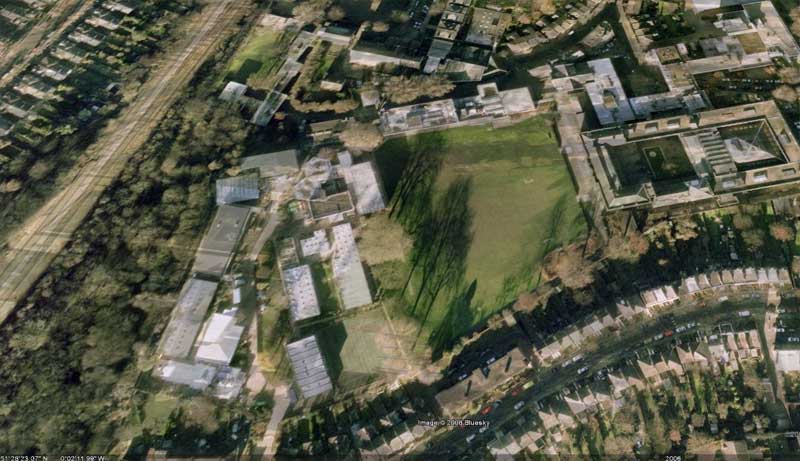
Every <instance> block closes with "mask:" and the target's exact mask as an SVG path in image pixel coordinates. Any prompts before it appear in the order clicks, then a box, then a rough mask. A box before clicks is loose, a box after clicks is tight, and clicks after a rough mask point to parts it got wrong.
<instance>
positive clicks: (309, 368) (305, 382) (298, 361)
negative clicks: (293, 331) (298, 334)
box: [286, 336, 333, 399]
mask: <svg viewBox="0 0 800 461" xmlns="http://www.w3.org/2000/svg"><path fill="white" fill-rule="evenodd" d="M286 352H287V354H288V355H289V361H290V362H291V363H292V369H293V370H294V381H295V383H297V387H298V388H299V389H300V393H301V394H302V395H303V398H306V399H307V398H311V397H314V396H317V395H320V394H324V393H325V392H328V391H330V390H331V389H333V384H332V383H331V378H330V377H329V376H328V370H327V369H326V368H325V361H324V360H323V359H322V354H321V353H320V350H319V346H318V345H317V338H316V337H315V336H308V337H306V338H303V339H301V340H299V341H295V342H293V343H289V344H287V345H286Z"/></svg>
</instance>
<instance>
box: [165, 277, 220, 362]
mask: <svg viewBox="0 0 800 461" xmlns="http://www.w3.org/2000/svg"><path fill="white" fill-rule="evenodd" d="M216 291H217V282H209V281H207V280H201V279H197V278H191V279H189V280H187V281H186V283H185V284H184V285H183V289H181V293H180V297H179V298H178V304H177V305H176V306H175V309H174V310H173V311H172V318H171V319H170V321H169V324H167V327H166V329H165V330H164V333H163V334H162V336H161V344H159V353H160V354H161V355H163V356H165V357H170V358H176V359H183V358H186V357H188V356H189V353H190V352H191V351H192V346H193V345H194V340H195V338H196V337H197V332H198V331H200V327H201V326H202V324H203V319H204V318H205V316H206V311H208V307H209V306H210V305H211V301H212V300H213V299H214V293H216Z"/></svg>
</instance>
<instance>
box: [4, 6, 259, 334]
mask: <svg viewBox="0 0 800 461" xmlns="http://www.w3.org/2000/svg"><path fill="white" fill-rule="evenodd" d="M250 6H251V2H250V1H247V0H220V1H216V2H210V4H209V5H208V6H207V7H206V8H204V9H203V11H202V12H201V13H199V15H200V16H199V17H198V18H196V19H195V21H196V22H195V24H196V25H197V26H196V27H195V28H193V29H192V31H191V33H190V34H189V35H188V36H187V37H185V38H184V39H182V40H181V42H180V44H179V45H178V46H176V47H175V48H174V51H171V52H167V54H166V55H165V57H164V58H162V60H161V62H160V63H159V64H158V65H157V68H156V70H154V72H153V77H152V78H151V79H150V80H148V82H147V83H145V85H144V87H143V88H142V89H141V91H140V92H139V95H138V96H137V98H136V99H135V100H134V101H133V103H132V104H131V105H130V106H129V107H127V108H126V109H125V110H124V111H123V113H122V114H121V115H120V117H118V118H117V119H115V120H113V121H111V122H110V123H109V126H108V127H107V128H106V129H104V130H103V132H102V133H101V134H100V136H99V137H98V141H97V142H96V143H95V144H94V145H93V146H91V147H90V148H89V149H88V150H87V153H86V155H85V159H84V160H83V161H82V162H80V164H79V165H77V166H76V167H75V169H74V170H73V171H72V172H71V178H70V179H69V180H68V181H65V184H67V185H66V186H65V187H64V188H63V189H62V190H61V191H60V192H59V193H57V194H56V195H54V196H53V197H51V198H50V199H49V200H48V201H47V203H46V204H45V205H44V206H42V207H41V208H40V209H39V210H38V211H37V212H36V213H35V214H34V215H33V216H31V217H30V218H29V219H28V220H27V221H26V222H25V224H24V225H23V226H22V227H21V228H20V229H19V230H18V231H17V232H16V233H15V234H14V235H13V236H12V237H11V238H9V240H8V248H7V249H5V250H4V254H2V256H0V323H2V322H4V321H5V319H6V318H7V317H8V316H9V315H10V314H11V312H13V310H14V309H15V307H16V306H17V305H18V304H19V303H20V302H21V301H22V300H23V299H24V297H25V296H26V295H27V293H28V291H29V290H30V289H31V287H32V286H33V285H34V283H36V281H37V280H38V279H39V277H41V276H42V274H43V273H44V272H45V271H46V270H47V268H48V267H49V265H50V263H51V262H52V261H53V259H54V258H55V257H56V255H58V253H59V252H60V251H61V250H62V249H63V248H64V246H65V245H66V244H67V242H68V241H69V240H70V238H71V237H72V235H73V233H74V232H75V230H76V229H77V228H78V226H79V225H80V223H81V222H83V220H84V219H85V218H86V216H88V214H89V213H90V212H91V210H92V209H93V208H94V206H95V204H96V202H97V200H98V199H99V198H100V196H101V195H102V194H103V192H104V191H105V190H106V188H107V187H108V186H109V185H110V184H111V183H112V182H113V181H114V179H115V178H116V177H117V175H118V174H119V173H120V171H122V168H123V167H124V165H125V164H126V162H127V161H128V159H129V158H130V156H131V155H132V154H133V153H134V152H136V150H137V149H139V148H140V147H141V146H142V145H144V143H145V142H146V141H147V140H148V139H149V136H150V133H151V132H152V131H153V130H154V129H155V128H156V127H157V126H158V123H159V122H160V121H161V119H162V118H163V116H164V115H165V114H166V112H167V110H168V109H169V107H171V106H172V104H174V102H175V101H176V100H177V99H178V97H179V96H180V94H181V91H182V90H183V88H184V87H185V86H186V85H187V84H188V82H189V81H190V79H191V78H192V76H194V74H195V72H196V71H197V69H198V68H199V67H200V65H201V64H202V63H203V61H204V60H205V59H206V58H208V57H209V56H210V55H211V54H212V53H213V52H214V50H215V49H216V47H217V46H218V45H219V43H221V42H222V41H224V40H225V39H226V38H227V36H228V35H229V33H232V32H233V31H234V28H235V27H236V22H237V21H238V20H239V19H240V18H241V17H242V16H243V15H244V14H246V13H247V12H248V10H249V9H250Z"/></svg>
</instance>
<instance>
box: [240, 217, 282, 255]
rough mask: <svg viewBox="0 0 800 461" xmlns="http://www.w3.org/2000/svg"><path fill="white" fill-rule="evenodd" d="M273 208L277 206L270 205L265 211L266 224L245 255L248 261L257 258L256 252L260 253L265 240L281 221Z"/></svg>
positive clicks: (265, 242)
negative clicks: (267, 215)
mask: <svg viewBox="0 0 800 461" xmlns="http://www.w3.org/2000/svg"><path fill="white" fill-rule="evenodd" d="M273 208H277V207H274V206H273V207H270V210H269V211H267V213H269V217H268V218H267V224H266V225H265V226H264V229H262V230H261V235H259V236H258V239H256V243H255V244H254V245H253V248H251V249H250V253H249V254H248V255H247V259H249V260H250V261H255V260H256V259H258V254H259V253H261V249H262V248H264V245H266V244H267V240H269V238H270V237H272V233H273V232H275V229H276V228H277V227H278V224H280V222H281V218H280V215H279V213H278V211H277V210H273Z"/></svg>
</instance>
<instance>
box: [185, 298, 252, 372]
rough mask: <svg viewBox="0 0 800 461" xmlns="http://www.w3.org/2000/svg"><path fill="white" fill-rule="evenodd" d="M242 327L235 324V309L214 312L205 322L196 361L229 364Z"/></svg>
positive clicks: (242, 329) (242, 330) (240, 335)
mask: <svg viewBox="0 0 800 461" xmlns="http://www.w3.org/2000/svg"><path fill="white" fill-rule="evenodd" d="M242 332H244V327H242V326H239V325H236V309H229V310H228V311H225V312H224V313H222V314H214V315H212V316H211V318H210V319H209V320H208V322H207V323H206V329H205V332H204V334H203V336H202V337H201V339H200V343H199V347H198V348H197V355H196V358H197V360H198V361H203V362H209V363H212V364H217V365H229V364H230V363H231V360H233V354H234V353H235V352H236V347H237V346H238V345H239V339H240V338H241V337H242Z"/></svg>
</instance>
